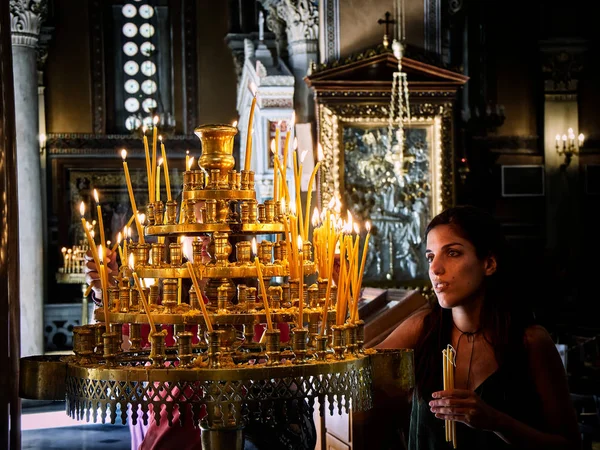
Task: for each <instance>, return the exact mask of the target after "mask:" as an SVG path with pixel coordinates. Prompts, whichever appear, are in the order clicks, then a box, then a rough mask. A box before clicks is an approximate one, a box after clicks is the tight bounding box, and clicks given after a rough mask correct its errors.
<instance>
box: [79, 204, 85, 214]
mask: <svg viewBox="0 0 600 450" xmlns="http://www.w3.org/2000/svg"><path fill="white" fill-rule="evenodd" d="M79 214H81V217H83V216H85V203H83V202H81V203H80V204H79Z"/></svg>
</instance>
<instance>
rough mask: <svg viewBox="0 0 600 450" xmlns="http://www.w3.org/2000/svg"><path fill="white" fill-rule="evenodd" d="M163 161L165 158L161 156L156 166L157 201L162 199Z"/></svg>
mask: <svg viewBox="0 0 600 450" xmlns="http://www.w3.org/2000/svg"><path fill="white" fill-rule="evenodd" d="M162 163H163V159H162V158H160V159H159V160H158V167H157V168H156V197H155V200H156V201H157V202H159V201H160V166H161V165H162ZM165 178H166V176H165Z"/></svg>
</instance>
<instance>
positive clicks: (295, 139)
mask: <svg viewBox="0 0 600 450" xmlns="http://www.w3.org/2000/svg"><path fill="white" fill-rule="evenodd" d="M292 148H293V149H294V150H296V149H297V148H298V138H297V137H296V136H294V144H293V146H292Z"/></svg>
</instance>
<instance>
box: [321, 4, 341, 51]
mask: <svg viewBox="0 0 600 450" xmlns="http://www.w3.org/2000/svg"><path fill="white" fill-rule="evenodd" d="M323 17H324V20H325V26H324V33H323V39H324V40H325V45H324V48H325V55H324V56H325V61H324V62H328V61H332V60H335V59H338V58H339V57H340V1H339V0H324V1H323Z"/></svg>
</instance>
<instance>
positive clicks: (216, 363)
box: [206, 330, 224, 369]
mask: <svg viewBox="0 0 600 450" xmlns="http://www.w3.org/2000/svg"><path fill="white" fill-rule="evenodd" d="M223 333H224V332H223V330H213V331H207V332H206V335H207V344H208V349H207V351H206V354H207V356H208V367H210V368H211V369H219V368H221V337H222V336H223Z"/></svg>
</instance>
